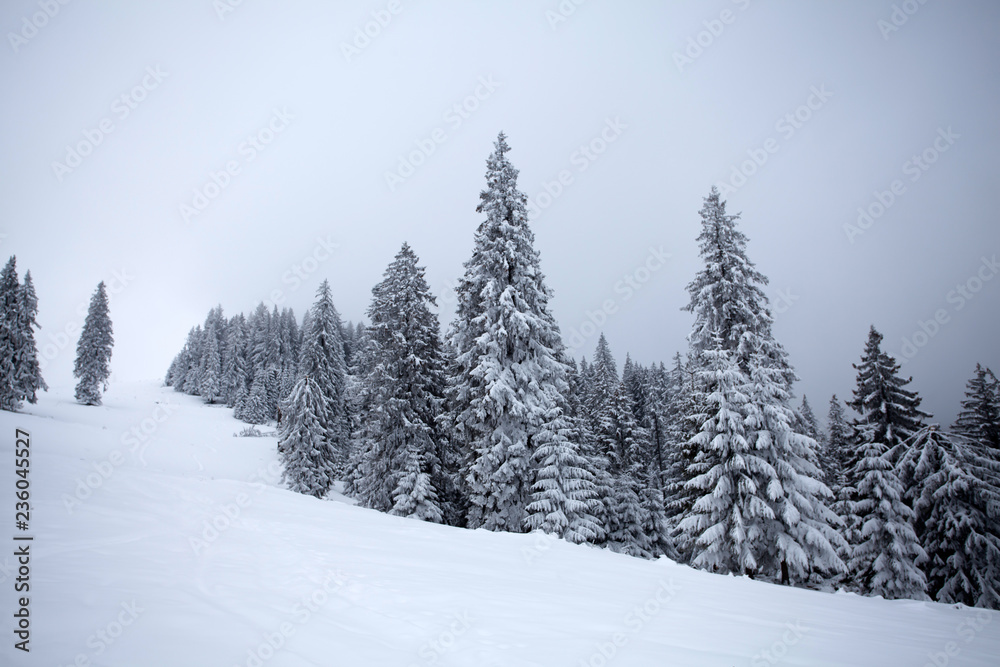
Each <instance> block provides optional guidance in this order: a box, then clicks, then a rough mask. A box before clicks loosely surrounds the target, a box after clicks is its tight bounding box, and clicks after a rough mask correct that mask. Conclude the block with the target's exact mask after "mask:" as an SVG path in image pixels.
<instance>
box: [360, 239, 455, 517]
mask: <svg viewBox="0 0 1000 667" xmlns="http://www.w3.org/2000/svg"><path fill="white" fill-rule="evenodd" d="M417 261H418V260H417V256H416V255H415V254H414V252H413V250H412V249H411V248H410V246H409V245H407V244H405V243H404V244H403V247H402V249H401V250H400V251H399V253H397V254H396V257H395V259H394V260H393V262H392V263H390V264H389V266H388V268H387V269H386V271H385V274H384V277H383V280H382V281H381V282H380V283H379V284H378V285H376V286H375V287H374V288H373V289H372V302H371V305H370V306H369V308H368V316H369V318H371V326H369V327H368V328H367V345H366V348H365V351H364V354H366V355H368V362H367V363H366V367H367V370H368V372H367V374H366V376H365V377H364V378H362V379H361V380H360V387H361V388H360V391H361V393H363V394H364V396H363V397H362V399H361V400H362V402H363V404H364V405H366V406H367V409H365V410H364V411H363V412H362V414H361V438H360V447H358V449H357V451H356V453H355V459H358V460H357V461H356V462H355V463H354V467H356V468H357V470H358V473H356V474H357V477H358V478H357V479H356V480H355V481H354V484H355V487H356V489H357V496H358V499H359V501H360V502H361V504H362V505H364V506H366V507H372V508H375V509H378V510H381V511H383V512H392V513H393V514H398V515H401V516H415V517H417V518H420V519H424V520H427V521H434V522H440V521H443V520H444V519H445V516H446V515H447V516H448V518H449V519H450V522H452V523H456V522H457V518H458V517H457V507H454V506H453V505H454V502H455V501H456V499H455V498H454V496H455V489H454V488H453V482H452V480H451V479H450V478H449V475H448V472H447V471H446V470H444V469H443V464H442V458H445V456H446V452H445V450H446V449H447V448H448V447H449V446H450V444H449V443H448V441H447V439H446V438H445V434H444V432H443V428H442V424H441V415H442V413H443V412H444V401H445V399H444V390H445V376H444V366H445V360H444V355H443V353H442V346H441V340H440V328H439V325H438V319H437V316H436V315H435V314H434V313H433V312H432V311H431V310H430V307H431V306H432V305H435V299H434V296H433V295H432V294H431V291H430V287H429V286H428V285H427V281H426V279H425V278H424V269H423V267H421V266H418V264H417ZM348 329H349V330H350V331H354V330H355V329H354V327H353V326H351V327H349V328H348ZM352 342H353V341H352ZM449 503H451V505H452V506H449V507H446V506H447V505H449Z"/></svg>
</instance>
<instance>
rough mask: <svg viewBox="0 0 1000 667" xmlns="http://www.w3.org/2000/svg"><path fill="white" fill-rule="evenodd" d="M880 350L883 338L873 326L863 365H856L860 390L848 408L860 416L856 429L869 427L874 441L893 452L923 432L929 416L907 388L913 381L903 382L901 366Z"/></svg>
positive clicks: (908, 379) (863, 356)
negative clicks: (894, 448)
mask: <svg viewBox="0 0 1000 667" xmlns="http://www.w3.org/2000/svg"><path fill="white" fill-rule="evenodd" d="M881 346H882V334H880V333H879V332H878V331H876V330H875V327H874V326H873V327H871V328H870V329H869V331H868V340H867V341H866V343H865V351H864V353H863V354H862V355H861V363H860V364H854V368H855V370H857V372H858V376H857V387H856V388H855V389H854V400H852V401H851V402H850V403H848V405H849V406H850V407H851V408H853V409H854V411H855V412H857V413H858V414H859V415H861V417H860V419H859V420H857V421H856V422H855V424H854V426H855V428H856V429H857V428H860V427H862V426H864V427H866V428H867V430H868V431H869V432H870V435H871V437H872V438H874V439H876V440H878V441H879V442H882V443H885V445H886V446H887V447H888V448H889V449H892V448H893V447H895V446H896V445H898V444H899V443H900V442H902V441H903V440H906V439H907V438H909V437H910V436H912V435H913V434H914V433H916V432H917V431H919V430H920V429H922V428H923V427H924V426H925V424H924V419H925V418H929V417H930V415H929V414H927V413H926V412H922V411H921V410H920V397H919V396H918V395H917V393H916V392H912V391H908V390H906V389H905V388H904V387H906V385H908V384H909V383H910V382H911V381H912V380H913V378H907V379H905V380H904V379H903V378H901V377H900V376H899V375H898V373H899V364H898V363H896V360H895V359H894V358H893V357H892V356H890V355H889V354H887V353H885V352H883V351H882V347H881Z"/></svg>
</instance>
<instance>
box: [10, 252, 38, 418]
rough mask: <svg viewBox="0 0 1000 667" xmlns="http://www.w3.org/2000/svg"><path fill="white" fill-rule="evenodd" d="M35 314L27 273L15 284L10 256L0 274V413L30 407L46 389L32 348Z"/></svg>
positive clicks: (14, 266)
mask: <svg viewBox="0 0 1000 667" xmlns="http://www.w3.org/2000/svg"><path fill="white" fill-rule="evenodd" d="M37 314H38V297H37V296H36V295H35V286H34V283H33V282H32V280H31V272H30V271H28V272H26V273H25V275H24V284H21V283H19V282H18V278H17V259H16V258H15V257H13V256H12V257H11V258H10V259H9V260H8V261H7V264H6V265H5V266H4V268H3V270H2V271H0V410H11V411H13V410H17V409H18V408H19V407H21V403H22V401H25V400H26V401H28V402H29V403H34V402H35V401H36V400H37V396H38V391H39V390H47V389H48V387H47V386H46V384H45V380H43V379H42V373H41V367H40V365H39V363H38V348H37V346H36V344H35V328H36V327H37V326H38V324H37V323H36V322H35V318H36V316H37Z"/></svg>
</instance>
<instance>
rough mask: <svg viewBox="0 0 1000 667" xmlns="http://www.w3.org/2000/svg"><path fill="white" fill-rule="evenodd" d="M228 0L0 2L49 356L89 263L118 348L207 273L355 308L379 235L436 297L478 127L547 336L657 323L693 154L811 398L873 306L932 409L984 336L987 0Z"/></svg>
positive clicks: (4, 224)
mask: <svg viewBox="0 0 1000 667" xmlns="http://www.w3.org/2000/svg"><path fill="white" fill-rule="evenodd" d="M237 2H238V0H230V3H231V4H233V5H236V6H235V7H233V6H230V4H229V3H227V1H226V0H218V2H214V3H213V2H212V0H185V1H171V2H156V3H154V2H141V3H138V2H126V1H124V0H121V1H119V2H101V3H96V2H83V1H81V0H78V1H75V2H70V3H68V4H66V5H60V4H58V2H56V0H51V6H50V7H49V13H51V14H54V15H53V16H51V17H49V16H47V15H46V14H45V13H44V7H45V6H46V3H45V2H29V1H28V0H9V1H7V2H4V3H3V5H2V9H0V26H2V28H3V32H4V33H5V34H6V37H5V42H6V44H5V45H4V47H2V48H3V49H4V53H3V55H2V56H0V68H2V81H0V83H2V87H3V90H4V91H5V95H4V98H5V103H4V105H3V106H2V110H0V121H2V127H3V128H4V131H3V132H2V134H0V142H2V143H0V156H2V157H0V165H2V174H0V189H2V190H0V194H2V196H0V206H2V216H0V234H3V236H2V237H0V251H2V252H3V254H4V256H5V257H6V256H8V255H11V254H16V256H17V259H18V268H19V271H20V274H21V275H23V272H24V270H25V269H30V270H31V272H32V276H33V278H34V280H35V283H36V287H37V291H38V296H39V300H40V313H39V322H40V324H41V325H42V326H43V329H42V331H41V332H39V344H40V347H41V348H42V353H43V357H45V364H46V366H45V376H46V378H47V380H48V381H49V383H50V384H53V383H68V382H71V381H72V377H71V369H72V362H73V351H74V349H75V345H76V338H77V335H78V334H77V333H75V330H74V333H73V335H71V336H68V337H67V336H65V335H63V333H62V332H64V331H65V330H66V329H67V327H69V328H70V329H71V330H72V328H73V327H74V326H75V327H79V325H80V324H82V321H83V317H82V315H80V314H79V313H80V312H82V311H79V310H78V308H79V307H80V306H81V305H82V306H83V308H85V307H86V303H87V301H88V300H89V298H90V296H91V294H92V292H93V290H94V288H95V286H96V285H97V283H98V281H100V280H105V281H106V282H107V283H108V285H109V287H110V288H111V289H112V305H111V314H112V319H113V321H114V327H115V339H116V345H115V350H114V357H113V359H112V366H113V370H114V372H115V375H114V379H117V380H131V379H140V378H157V377H162V375H163V373H164V371H165V370H166V367H167V365H168V364H169V362H170V360H171V358H172V357H173V356H174V355H175V354H176V353H177V351H178V350H179V349H180V347H181V346H182V344H183V342H184V338H185V335H186V332H187V331H188V329H189V328H190V327H191V326H193V325H194V324H196V323H199V322H201V321H203V319H204V316H205V314H206V312H207V311H208V309H209V308H211V307H212V306H214V305H216V304H222V306H223V308H224V309H225V312H226V313H227V315H232V314H234V313H236V312H239V311H249V310H250V309H252V308H253V307H254V305H255V304H256V303H257V302H258V301H260V300H262V299H265V300H269V301H272V300H276V301H278V302H279V303H280V305H281V306H291V307H293V308H294V309H295V311H296V313H297V314H298V315H299V316H300V317H301V315H302V313H303V311H304V310H305V309H306V308H307V307H308V305H309V304H310V303H311V302H312V300H313V294H314V292H315V289H316V287H317V285H318V284H319V282H320V281H321V280H322V279H323V278H329V279H330V282H331V285H332V287H333V293H334V298H335V302H336V304H337V307H338V309H339V310H340V311H341V314H342V315H343V317H344V318H345V319H350V320H355V321H357V320H359V319H363V318H364V311H365V309H366V307H367V305H368V301H369V298H370V296H371V293H370V290H371V287H372V286H373V285H374V284H375V283H376V282H378V280H379V279H380V277H381V274H382V272H383V270H384V269H385V266H386V265H387V264H388V262H389V261H391V259H392V258H393V256H394V255H395V253H396V252H397V251H398V250H399V247H400V245H401V244H402V243H403V242H404V241H407V242H409V243H410V244H411V246H412V247H413V249H414V251H415V252H416V253H417V254H418V255H419V257H420V258H421V261H422V263H423V264H424V265H425V266H426V267H427V275H428V279H429V281H430V283H431V285H432V287H433V288H434V290H435V292H436V293H437V294H438V295H439V301H440V305H441V318H442V322H443V323H447V322H449V321H450V320H451V305H452V304H453V302H454V301H453V297H452V296H451V293H450V288H449V285H450V284H452V283H453V281H454V280H455V279H456V278H457V277H458V276H460V275H461V273H462V262H463V261H465V260H466V259H467V257H468V256H469V254H470V251H471V248H472V240H473V232H474V230H475V228H476V226H477V225H478V223H479V222H480V216H479V215H478V214H477V213H476V212H475V207H476V204H477V203H478V195H479V191H480V190H481V189H482V187H483V185H484V179H483V176H484V173H485V160H486V158H487V156H488V155H489V153H490V151H491V149H492V142H493V140H494V139H495V137H496V135H497V132H498V131H500V130H501V129H502V130H504V131H505V132H506V133H507V135H508V141H509V143H510V146H511V149H512V150H511V153H510V154H509V157H510V159H511V160H512V162H513V163H514V165H515V166H516V167H517V168H519V169H520V187H521V189H522V190H523V191H525V192H526V193H527V194H528V195H529V197H531V200H532V211H533V215H532V223H533V228H534V230H535V236H536V241H537V246H538V249H539V250H540V252H541V258H542V267H543V270H544V271H545V273H546V276H547V279H548V283H549V286H550V287H552V288H553V289H554V291H555V298H554V300H553V302H552V307H553V310H554V313H555V315H556V317H557V319H558V321H559V323H560V325H561V327H562V330H563V333H564V338H565V339H566V341H567V343H568V344H569V345H571V346H572V347H573V348H574V350H575V353H576V356H577V357H579V356H580V355H583V354H586V355H587V356H588V357H589V356H590V355H591V354H592V351H593V347H594V344H595V343H596V339H597V333H596V331H597V330H603V331H604V332H605V333H606V335H607V337H608V340H609V342H610V344H611V347H612V349H613V350H614V352H615V354H616V356H618V357H619V359H620V360H622V359H624V356H625V353H626V352H629V353H631V355H632V357H633V358H635V359H636V360H638V361H640V362H642V363H650V362H655V361H660V360H666V361H669V358H670V357H671V356H672V355H673V354H674V352H675V351H677V350H680V351H682V352H683V351H684V350H685V349H686V341H685V336H686V335H687V332H688V330H689V328H690V325H691V321H692V320H691V316H690V314H688V313H686V312H682V311H681V310H680V309H681V307H682V306H683V305H684V304H685V303H686V302H687V293H686V291H685V289H684V287H685V285H686V284H687V283H688V282H689V281H690V280H691V278H692V277H693V276H694V274H695V272H696V271H697V270H698V268H699V266H700V264H699V261H700V260H699V258H698V256H697V245H696V241H695V239H696V237H697V235H698V232H699V217H698V214H697V212H698V210H699V208H700V207H701V204H702V199H703V198H704V197H705V196H706V195H707V194H708V192H709V190H710V188H711V187H712V185H719V186H720V187H722V186H725V187H724V188H723V192H724V198H725V199H727V200H728V208H729V211H730V212H742V221H741V226H742V229H743V231H744V232H745V233H746V234H747V235H748V236H749V238H750V243H749V248H748V252H749V255H750V257H751V259H752V260H753V261H755V262H756V263H757V266H758V267H759V269H760V270H761V271H762V272H763V273H764V274H766V275H767V276H769V277H770V279H771V283H770V285H769V286H768V288H767V293H768V295H769V297H770V298H771V300H772V307H773V312H774V316H775V320H776V324H775V331H776V334H777V336H778V338H779V339H780V340H781V342H782V343H783V344H784V345H785V347H786V348H787V349H788V351H789V352H790V355H791V361H792V363H793V364H794V366H795V368H796V370H797V371H798V374H799V376H800V377H801V378H802V380H801V382H800V383H799V384H798V385H797V387H796V389H797V391H798V392H799V393H800V394H801V393H802V392H805V393H806V394H807V395H808V396H809V397H810V400H811V402H812V403H813V406H814V408H816V411H817V412H818V413H822V414H823V415H825V412H826V407H827V406H826V404H827V402H828V400H829V397H830V394H832V393H837V394H838V395H839V396H841V397H842V398H848V397H850V394H851V390H852V388H853V387H854V374H855V373H854V370H853V368H852V367H851V364H852V363H853V362H856V361H857V360H858V359H859V357H860V354H861V352H862V349H863V347H864V343H865V339H866V335H867V332H868V327H869V326H870V325H872V324H874V325H875V326H876V327H877V328H878V329H879V330H880V331H882V332H883V333H884V334H885V348H886V350H887V351H889V352H890V353H892V354H894V355H895V356H897V358H900V359H906V354H907V353H909V355H910V356H911V357H912V358H911V359H907V363H905V364H904V366H903V371H904V373H906V374H908V375H913V377H914V381H913V384H912V385H911V388H914V389H916V390H918V391H919V392H920V393H921V395H922V396H924V406H923V407H924V408H925V409H927V410H929V411H930V412H933V413H935V415H936V416H937V418H938V420H940V421H943V422H946V423H950V422H951V420H952V419H953V417H954V414H955V412H956V411H957V409H958V401H959V400H960V399H961V398H962V392H963V391H964V387H965V382H966V380H967V379H968V378H969V377H970V376H971V375H972V371H973V368H974V366H975V363H976V362H977V361H978V362H982V363H984V364H988V365H990V366H992V367H993V368H994V369H997V370H1000V353H998V346H997V333H998V323H1000V316H998V314H1000V307H998V306H1000V276H996V275H995V274H996V273H997V272H998V271H1000V268H998V267H995V266H994V265H992V264H991V263H990V262H991V261H992V259H993V258H994V257H996V256H997V255H998V254H1000V228H998V225H997V222H998V221H997V214H996V212H995V204H994V199H995V197H994V195H995V192H996V187H997V182H998V178H997V177H998V171H1000V169H998V148H1000V123H998V118H1000V41H998V40H997V38H996V35H997V34H998V32H1000V5H998V4H997V3H995V2H987V1H984V2H947V3H946V2H927V3H926V4H920V3H918V2H916V0H908V2H896V3H895V4H894V3H893V2H890V1H888V0H878V1H872V0H865V1H864V2H860V1H856V2H844V1H836V2H834V1H830V2H808V3H806V2H778V1H774V0H770V1H768V2H758V1H756V0H751V1H746V0H740V1H739V2H731V1H729V0H716V1H713V2H687V3H676V2H670V3H666V2H610V1H606V0H605V1H598V0H589V1H586V2H582V3H581V4H579V6H577V5H576V4H574V3H573V2H571V1H570V0H565V1H564V2H562V3H558V2H556V0H548V1H546V2H510V1H505V2H492V3H485V2H458V1H455V2H429V1H427V0H422V1H421V2H407V1H406V0H399V1H398V2H384V1H381V0H378V1H366V2H350V3H346V2H338V3H326V2H304V1H299V2H265V1H264V0H243V2H241V3H239V4H237ZM570 10H572V11H570ZM907 12H909V13H907ZM366 31H367V33H368V34H367V35H366V34H365V32H366ZM915 158H916V159H915ZM560 178H561V180H562V182H561V183H560ZM546 184H548V192H547V191H546ZM894 190H895V191H894ZM880 199H881V200H882V201H881V202H880V201H879V200H880ZM859 208H860V209H861V210H863V211H868V212H869V215H870V216H871V218H862V219H861V220H860V222H859ZM665 255H669V257H665ZM984 259H985V263H984ZM960 286H961V290H959V287H960ZM935 317H937V320H938V321H937V322H931V321H932V320H934V319H935ZM595 321H596V322H597V323H598V324H601V325H602V326H600V327H596V326H592V325H590V324H588V323H591V322H595ZM921 322H924V323H925V329H926V331H927V332H928V333H922V331H923V330H922V329H921ZM915 334H916V339H915V340H914V337H915ZM904 338H906V339H908V340H910V341H911V342H912V347H907V346H906V345H904ZM67 341H68V342H67Z"/></svg>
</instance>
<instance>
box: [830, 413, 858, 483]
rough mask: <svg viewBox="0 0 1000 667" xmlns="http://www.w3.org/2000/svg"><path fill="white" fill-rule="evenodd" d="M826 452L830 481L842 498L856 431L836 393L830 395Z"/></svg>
mask: <svg viewBox="0 0 1000 667" xmlns="http://www.w3.org/2000/svg"><path fill="white" fill-rule="evenodd" d="M826 422H827V441H826V454H827V461H828V462H829V463H828V466H829V470H830V471H831V474H830V476H829V483H830V485H831V487H830V488H831V489H832V490H833V492H834V495H835V496H836V497H837V498H838V500H839V498H840V492H841V489H843V488H844V485H845V483H846V481H847V466H848V461H849V460H850V458H851V449H852V447H853V443H854V431H853V430H852V429H851V426H850V424H848V423H847V415H846V414H844V406H843V404H841V402H840V399H839V398H837V395H836V394H834V395H833V396H831V397H830V409H829V411H828V412H827V417H826Z"/></svg>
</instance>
